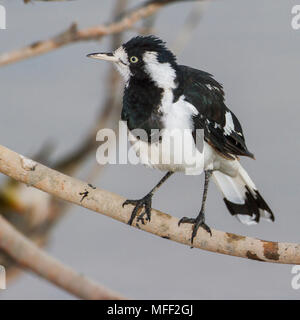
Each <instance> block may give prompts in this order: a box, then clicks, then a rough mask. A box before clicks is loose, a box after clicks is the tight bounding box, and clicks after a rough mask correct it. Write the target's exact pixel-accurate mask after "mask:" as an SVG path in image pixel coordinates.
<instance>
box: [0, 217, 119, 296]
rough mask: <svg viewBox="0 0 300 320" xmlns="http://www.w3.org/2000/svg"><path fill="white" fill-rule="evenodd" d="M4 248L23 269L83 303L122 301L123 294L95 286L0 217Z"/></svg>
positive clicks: (1, 242) (0, 236) (0, 234)
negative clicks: (86, 300) (85, 301)
mask: <svg viewBox="0 0 300 320" xmlns="http://www.w3.org/2000/svg"><path fill="white" fill-rule="evenodd" d="M0 248H1V249H3V250H4V251H5V252H6V253H7V254H8V255H9V256H10V257H12V258H13V259H14V260H15V261H17V262H18V263H19V264H20V265H21V266H23V267H24V268H26V269H29V270H31V271H32V272H34V273H36V274H38V275H40V276H41V277H43V278H45V279H46V280H48V281H50V282H52V283H53V284H55V285H57V286H58V287H60V288H62V289H64V290H66V291H67V292H69V293H71V294H73V295H75V296H76V297H78V298H81V299H88V300H115V299H117V300H119V299H124V297H122V296H121V295H120V294H118V293H116V292H113V291H111V290H110V289H108V288H105V287H104V286H102V285H100V284H98V283H95V282H94V281H92V280H90V279H89V278H87V277H85V276H83V275H81V274H79V273H77V272H76V271H74V270H73V269H72V268H70V267H68V266H66V265H64V264H63V263H61V262H60V261H58V260H56V259H54V258H53V257H51V256H50V255H48V254H47V253H45V252H44V251H43V250H41V249H39V248H38V246H37V245H35V244H34V243H33V242H32V241H30V240H29V239H28V238H26V237H25V236H24V235H22V234H21V233H20V232H19V231H17V229H15V228H14V227H13V226H12V225H11V224H10V223H9V222H8V221H7V220H6V219H5V218H4V217H3V216H1V214H0Z"/></svg>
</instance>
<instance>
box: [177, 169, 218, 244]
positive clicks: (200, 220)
mask: <svg viewBox="0 0 300 320" xmlns="http://www.w3.org/2000/svg"><path fill="white" fill-rule="evenodd" d="M211 175H212V170H206V171H205V182H204V190H203V197H202V205H201V210H200V212H199V214H198V216H197V218H196V219H194V218H187V217H183V218H181V219H180V220H179V222H178V226H180V224H181V223H192V224H193V225H194V226H193V232H192V238H191V243H192V244H193V241H194V238H195V236H196V234H197V231H198V229H199V227H202V228H203V229H204V230H206V231H207V232H208V233H210V235H211V230H210V228H209V226H208V225H206V224H205V215H204V213H205V203H206V198H207V191H208V185H209V180H210V178H211Z"/></svg>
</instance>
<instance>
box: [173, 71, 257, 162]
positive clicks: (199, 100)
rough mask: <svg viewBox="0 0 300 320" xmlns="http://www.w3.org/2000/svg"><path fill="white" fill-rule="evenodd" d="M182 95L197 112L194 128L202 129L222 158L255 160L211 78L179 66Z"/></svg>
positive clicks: (220, 91) (219, 85)
mask: <svg viewBox="0 0 300 320" xmlns="http://www.w3.org/2000/svg"><path fill="white" fill-rule="evenodd" d="M179 68H180V74H181V80H182V84H183V85H182V86H183V88H182V92H181V93H182V94H183V95H184V96H185V100H186V101H188V102H189V103H191V104H192V105H193V106H194V107H195V108H196V109H197V111H198V112H199V113H198V114H197V116H195V117H194V118H193V121H194V127H195V129H204V138H205V140H206V141H207V142H208V143H209V144H210V145H211V146H212V147H213V148H215V149H216V150H217V151H218V152H220V153H221V154H223V155H224V156H225V157H228V158H233V157H232V155H243V156H248V157H252V158H253V157H254V156H253V154H252V153H251V152H249V151H248V149H247V147H246V143H245V138H244V135H243V130H242V127H241V124H240V123H239V121H238V119H237V117H236V116H235V115H234V113H233V112H231V111H230V110H229V109H228V108H227V107H226V105H225V103H224V91H223V87H222V85H221V84H220V83H218V82H217V81H216V80H215V79H213V77H212V75H211V74H209V73H207V72H204V71H200V70H197V69H193V68H190V67H187V66H179Z"/></svg>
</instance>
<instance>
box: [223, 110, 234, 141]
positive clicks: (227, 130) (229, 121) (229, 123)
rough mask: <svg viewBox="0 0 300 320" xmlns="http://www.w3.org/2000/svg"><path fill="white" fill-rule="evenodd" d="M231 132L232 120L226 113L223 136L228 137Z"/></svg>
mask: <svg viewBox="0 0 300 320" xmlns="http://www.w3.org/2000/svg"><path fill="white" fill-rule="evenodd" d="M232 131H234V124H233V119H232V115H231V113H230V112H228V111H227V112H226V113H225V127H224V133H225V135H230V134H231V132H232Z"/></svg>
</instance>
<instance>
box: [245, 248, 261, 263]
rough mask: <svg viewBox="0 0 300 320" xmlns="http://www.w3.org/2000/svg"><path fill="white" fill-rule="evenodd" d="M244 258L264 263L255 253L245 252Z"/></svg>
mask: <svg viewBox="0 0 300 320" xmlns="http://www.w3.org/2000/svg"><path fill="white" fill-rule="evenodd" d="M246 256H247V258H248V259H251V260H257V261H264V260H263V259H260V258H259V257H258V256H257V254H256V253H254V252H251V251H249V250H248V251H247V253H246Z"/></svg>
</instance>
